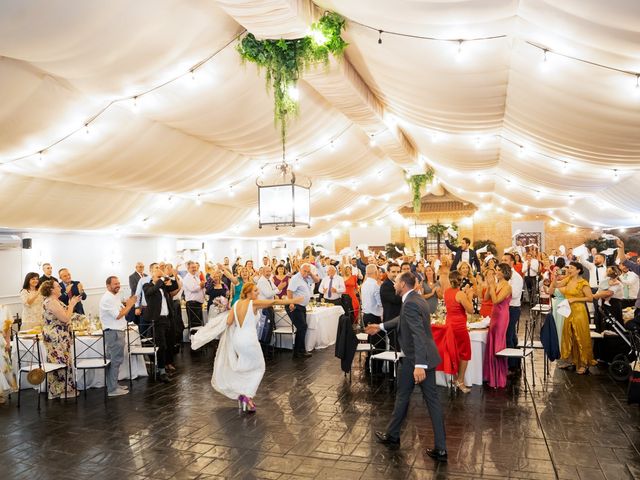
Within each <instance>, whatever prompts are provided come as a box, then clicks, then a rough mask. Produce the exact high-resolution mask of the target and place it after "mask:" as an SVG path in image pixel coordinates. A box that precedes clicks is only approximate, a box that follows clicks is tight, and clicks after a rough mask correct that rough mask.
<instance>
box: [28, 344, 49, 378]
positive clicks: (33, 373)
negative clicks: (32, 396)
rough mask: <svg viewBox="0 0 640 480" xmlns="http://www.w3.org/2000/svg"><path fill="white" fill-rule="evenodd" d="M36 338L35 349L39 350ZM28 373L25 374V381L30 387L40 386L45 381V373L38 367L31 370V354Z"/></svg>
mask: <svg viewBox="0 0 640 480" xmlns="http://www.w3.org/2000/svg"><path fill="white" fill-rule="evenodd" d="M37 338H38V337H36V341H35V344H36V348H40V344H39V343H38V340H37ZM38 357H40V355H39V354H38ZM29 367H30V369H29V373H27V381H28V382H29V383H30V384H31V385H40V384H41V383H42V382H44V379H45V376H46V374H45V372H44V370H43V369H42V368H40V366H37V367H36V368H31V367H33V353H32V354H31V365H30V366H29Z"/></svg>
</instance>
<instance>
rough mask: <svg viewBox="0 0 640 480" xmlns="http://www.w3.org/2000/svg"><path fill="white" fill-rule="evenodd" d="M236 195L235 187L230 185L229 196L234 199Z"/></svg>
mask: <svg viewBox="0 0 640 480" xmlns="http://www.w3.org/2000/svg"><path fill="white" fill-rule="evenodd" d="M235 194H236V192H234V191H233V185H229V196H230V197H233V196H234V195H235Z"/></svg>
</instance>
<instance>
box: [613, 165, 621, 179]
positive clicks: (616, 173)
mask: <svg viewBox="0 0 640 480" xmlns="http://www.w3.org/2000/svg"><path fill="white" fill-rule="evenodd" d="M619 180H620V175H619V174H618V169H617V168H614V169H613V181H614V182H617V181H619Z"/></svg>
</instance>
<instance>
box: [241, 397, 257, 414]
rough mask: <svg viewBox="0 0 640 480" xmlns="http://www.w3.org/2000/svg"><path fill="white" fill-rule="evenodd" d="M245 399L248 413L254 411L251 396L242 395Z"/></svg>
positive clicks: (254, 407) (254, 406) (254, 405)
mask: <svg viewBox="0 0 640 480" xmlns="http://www.w3.org/2000/svg"><path fill="white" fill-rule="evenodd" d="M244 398H245V400H246V401H247V412H248V413H256V404H255V403H253V398H249V397H244Z"/></svg>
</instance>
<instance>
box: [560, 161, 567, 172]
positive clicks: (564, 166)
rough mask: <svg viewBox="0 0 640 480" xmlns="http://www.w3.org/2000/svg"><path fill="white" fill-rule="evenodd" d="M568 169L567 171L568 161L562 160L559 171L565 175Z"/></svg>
mask: <svg viewBox="0 0 640 480" xmlns="http://www.w3.org/2000/svg"><path fill="white" fill-rule="evenodd" d="M568 171H569V162H567V161H563V162H562V166H561V172H562V174H563V175H566V174H567V172H568Z"/></svg>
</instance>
